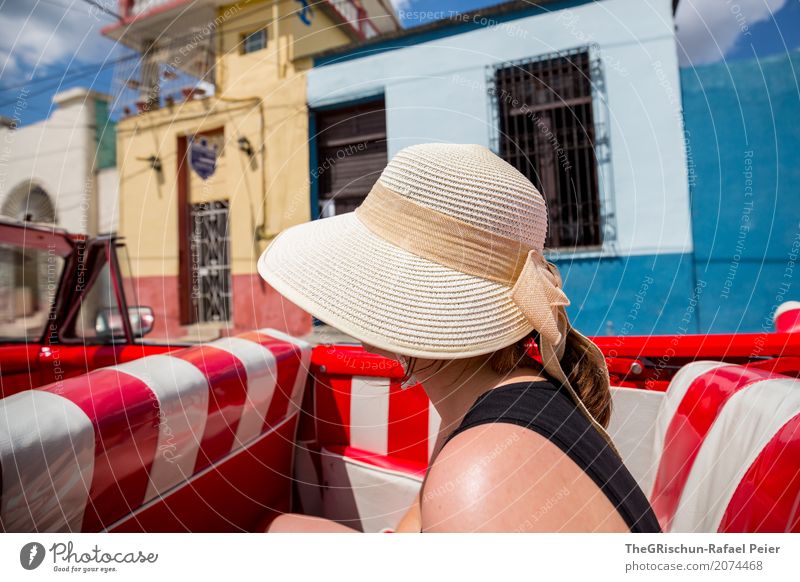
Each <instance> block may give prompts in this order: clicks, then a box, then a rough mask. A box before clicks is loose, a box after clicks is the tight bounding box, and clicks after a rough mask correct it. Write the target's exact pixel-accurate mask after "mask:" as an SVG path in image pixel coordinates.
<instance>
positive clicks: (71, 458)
mask: <svg viewBox="0 0 800 582" xmlns="http://www.w3.org/2000/svg"><path fill="white" fill-rule="evenodd" d="M310 353H311V350H310V346H309V345H308V344H307V343H305V342H301V341H299V340H296V339H294V338H291V337H289V336H286V335H285V334H283V333H281V332H277V331H274V330H261V331H257V332H251V333H248V334H244V335H241V336H238V337H231V338H225V339H220V340H217V341H215V342H212V343H210V344H206V345H200V346H193V347H190V348H186V349H182V350H177V351H175V352H171V353H169V354H165V355H154V356H148V357H145V358H141V359H139V360H135V361H132V362H127V363H124V364H120V365H118V366H113V367H110V368H103V369H99V370H95V371H92V372H90V373H88V374H85V375H83V376H79V377H75V378H69V379H67V380H63V381H61V382H56V383H54V384H50V385H47V386H44V387H42V388H39V389H36V390H28V391H25V392H21V393H19V394H16V395H13V396H11V397H9V398H5V399H2V400H0V483H1V487H0V527H1V529H2V530H4V531H14V532H23V531H99V530H106V529H110V530H115V531H185V530H188V531H226V530H250V529H258V526H259V523H258V522H259V521H260V520H263V519H266V517H267V516H266V515H265V513H266V512H269V511H272V512H273V514H274V512H275V511H286V510H288V509H289V505H290V491H291V480H290V476H291V475H290V473H291V463H292V455H293V442H294V438H295V429H296V425H297V418H298V416H299V414H298V412H299V410H300V404H301V401H302V397H303V390H304V387H305V383H306V375H307V371H308V365H309V360H310ZM253 457H257V458H258V459H259V462H258V463H253V462H252V458H253ZM248 459H250V460H249V461H248Z"/></svg>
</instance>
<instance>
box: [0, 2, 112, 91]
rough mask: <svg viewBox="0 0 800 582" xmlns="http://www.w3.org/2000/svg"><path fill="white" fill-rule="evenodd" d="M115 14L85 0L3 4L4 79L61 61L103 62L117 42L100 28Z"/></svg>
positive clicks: (0, 69)
mask: <svg viewBox="0 0 800 582" xmlns="http://www.w3.org/2000/svg"><path fill="white" fill-rule="evenodd" d="M111 21H112V19H111V18H110V17H108V16H106V15H104V14H102V13H101V12H99V11H98V10H97V9H93V8H92V7H91V6H89V5H88V4H86V3H84V2H81V1H79V0H47V2H44V1H39V0H36V1H34V2H28V1H26V0H6V1H5V2H3V3H2V4H0V30H3V32H4V34H3V35H2V36H0V73H2V77H3V80H4V84H6V83H8V82H11V83H14V82H17V81H23V80H25V79H29V78H30V77H31V75H33V76H38V75H42V74H43V73H44V72H45V71H46V70H47V69H50V68H53V67H54V66H55V65H59V69H60V68H63V67H64V66H66V65H67V64H68V63H69V62H70V60H72V59H73V57H74V60H73V61H72V66H76V65H80V64H82V63H88V62H92V63H94V62H102V60H103V59H104V58H105V57H106V56H107V55H108V54H109V49H110V48H111V47H112V44H111V42H110V41H109V40H108V39H106V38H104V37H103V36H101V34H100V29H101V28H102V27H103V26H105V25H107V24H109V23H110V22H111Z"/></svg>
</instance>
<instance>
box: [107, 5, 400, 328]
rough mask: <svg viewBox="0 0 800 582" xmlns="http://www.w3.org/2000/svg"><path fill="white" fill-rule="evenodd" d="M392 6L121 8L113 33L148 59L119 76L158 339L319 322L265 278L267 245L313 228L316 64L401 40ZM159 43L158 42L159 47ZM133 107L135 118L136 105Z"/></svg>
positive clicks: (127, 197)
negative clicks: (354, 48)
mask: <svg viewBox="0 0 800 582" xmlns="http://www.w3.org/2000/svg"><path fill="white" fill-rule="evenodd" d="M390 6H391V5H390V4H389V3H388V0H387V1H385V2H384V1H380V0H372V1H371V2H367V3H364V4H361V3H358V2H356V1H350V0H347V1H344V0H335V1H333V2H305V1H302V0H300V1H298V0H277V1H272V0H264V1H259V0H249V1H243V2H239V3H236V4H227V5H224V4H223V5H221V4H220V3H218V2H213V1H211V0H209V1H208V2H191V3H190V2H175V0H172V1H166V2H153V0H149V1H148V2H136V1H133V2H130V1H128V2H123V3H122V9H123V10H124V11H125V14H124V16H125V18H124V19H123V20H122V21H120V22H119V23H118V24H117V25H114V26H112V27H109V28H108V29H106V30H104V33H105V34H106V35H108V36H111V37H113V38H119V39H120V40H121V41H122V42H125V43H126V44H128V45H129V46H134V47H135V48H137V50H139V51H140V54H141V58H138V59H131V64H129V65H128V66H127V67H126V66H124V65H123V66H121V67H120V69H119V71H118V72H117V75H116V77H117V79H116V81H117V85H118V87H119V88H120V94H119V95H120V99H119V100H118V101H119V102H120V103H124V102H125V99H126V96H127V98H129V101H130V100H131V98H132V99H133V102H132V103H129V105H128V107H127V108H126V110H125V116H124V117H123V119H122V120H121V121H120V123H119V125H118V128H117V136H118V137H117V152H118V156H117V159H118V167H119V176H120V202H119V204H120V206H119V234H120V235H121V236H123V237H124V238H125V240H126V242H127V246H128V249H129V254H130V259H131V261H130V262H131V271H132V277H133V281H135V283H136V285H135V287H136V292H137V295H138V302H139V303H140V304H142V305H149V306H151V307H152V308H153V309H154V311H155V313H156V317H157V321H156V325H155V328H154V331H153V333H152V334H151V337H153V336H155V337H169V338H172V339H179V338H187V337H188V338H201V337H202V338H208V337H213V336H216V335H217V334H220V333H222V334H227V333H235V332H239V331H242V330H246V329H254V328H256V327H263V326H269V327H275V328H282V329H286V330H287V331H289V332H291V333H293V334H303V333H305V332H307V331H308V330H309V329H310V323H311V322H310V319H309V317H308V316H307V315H306V314H305V313H303V312H301V311H300V310H298V309H297V308H295V307H294V306H292V305H290V304H286V303H284V302H282V300H281V299H280V297H279V296H278V295H277V294H276V293H275V292H274V291H273V290H272V289H270V288H269V287H268V286H267V285H266V284H265V283H264V282H263V281H262V280H261V279H260V278H259V277H258V275H257V273H256V260H257V258H258V256H259V254H260V252H261V251H262V250H263V248H264V247H265V245H266V244H267V242H268V240H269V239H270V238H272V237H274V236H275V235H276V234H277V233H279V232H280V231H281V230H282V229H285V228H287V227H288V226H291V225H294V224H297V223H300V222H304V221H307V220H309V219H310V202H309V200H310V194H309V148H308V139H309V124H308V111H307V107H306V91H305V87H306V84H305V83H306V80H305V72H306V70H308V69H309V68H310V67H311V66H312V55H313V54H315V53H318V52H321V51H324V50H326V49H330V48H333V47H336V46H341V45H344V44H347V43H353V42H358V41H359V40H361V39H364V38H368V37H371V36H374V35H376V34H379V33H381V32H388V31H391V30H394V29H396V28H398V23H397V19H396V18H395V16H394V13H393V12H392V11H391V7H390ZM154 39H155V40H154ZM134 103H135V106H136V107H135V109H134V107H133V104H134Z"/></svg>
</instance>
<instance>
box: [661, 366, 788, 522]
mask: <svg viewBox="0 0 800 582" xmlns="http://www.w3.org/2000/svg"><path fill="white" fill-rule="evenodd" d="M653 458H654V459H655V460H657V469H656V471H655V475H654V480H653V484H652V489H651V490H650V499H651V503H652V505H653V509H654V510H655V512H656V515H657V516H658V518H659V521H660V522H661V524H662V527H663V528H664V529H665V530H666V531H678V532H714V531H720V532H762V531H763V532H788V531H800V380H796V379H793V378H789V377H786V376H781V375H777V374H773V373H770V372H765V371H762V370H757V369H753V368H747V367H745V366H737V365H730V364H724V363H719V362H695V363H692V364H689V365H687V366H685V367H684V368H682V369H681V370H680V371H679V372H678V374H676V376H675V377H674V379H673V380H672V382H671V383H670V386H669V389H668V390H667V393H666V396H665V399H664V402H663V403H662V405H661V409H660V411H659V414H658V420H657V422H656V427H655V439H654V450H653Z"/></svg>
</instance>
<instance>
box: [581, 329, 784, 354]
mask: <svg viewBox="0 0 800 582" xmlns="http://www.w3.org/2000/svg"><path fill="white" fill-rule="evenodd" d="M591 339H592V340H593V341H594V342H595V343H596V344H597V346H598V347H599V348H600V350H601V351H602V352H603V353H604V354H605V355H606V356H608V357H613V358H616V357H626V358H649V359H658V360H666V361H670V360H677V359H691V360H702V359H716V360H730V359H745V360H746V359H749V358H766V357H782V356H800V334H796V333H795V334H792V333H772V332H764V333H738V334H718V335H715V334H709V335H652V336H595V337H593V338H591Z"/></svg>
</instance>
